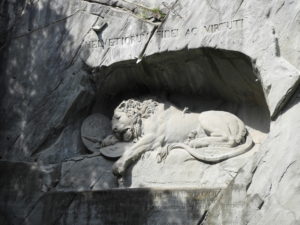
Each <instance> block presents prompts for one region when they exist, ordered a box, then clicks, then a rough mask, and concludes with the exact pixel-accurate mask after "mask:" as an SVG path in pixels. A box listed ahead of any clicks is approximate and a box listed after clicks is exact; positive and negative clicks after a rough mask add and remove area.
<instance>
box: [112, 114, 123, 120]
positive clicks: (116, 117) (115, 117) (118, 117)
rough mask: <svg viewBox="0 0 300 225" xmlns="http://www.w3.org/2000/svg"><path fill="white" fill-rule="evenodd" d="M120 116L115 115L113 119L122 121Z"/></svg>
mask: <svg viewBox="0 0 300 225" xmlns="http://www.w3.org/2000/svg"><path fill="white" fill-rule="evenodd" d="M120 117H121V116H120V115H114V117H113V119H116V120H119V119H120Z"/></svg>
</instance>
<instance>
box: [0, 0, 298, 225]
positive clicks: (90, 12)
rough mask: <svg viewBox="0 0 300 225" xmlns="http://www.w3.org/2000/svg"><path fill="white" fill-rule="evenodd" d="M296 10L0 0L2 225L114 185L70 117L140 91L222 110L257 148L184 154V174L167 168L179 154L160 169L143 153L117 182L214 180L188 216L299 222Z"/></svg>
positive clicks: (277, 2)
mask: <svg viewBox="0 0 300 225" xmlns="http://www.w3.org/2000/svg"><path fill="white" fill-rule="evenodd" d="M299 9H300V3H299V2H298V1H292V0H266V1H261V0H251V1H250V0H234V1H223V0H195V1H181V0H177V1H172V2H171V1H168V2H164V1H160V0H156V1H146V0H136V1H135V0H132V1H121V0H120V1H110V0H107V1H106V0H91V1H86V0H72V1H59V0H56V1H49V0H40V1H10V0H4V1H2V2H1V3H0V16H1V21H0V59H1V60H0V71H1V76H0V109H1V111H0V116H1V121H0V129H1V130H0V143H1V150H0V157H1V161H0V168H1V169H0V173H1V182H0V190H1V191H0V193H1V194H0V198H1V206H0V221H1V224H18V225H19V224H41V222H40V221H41V219H44V218H49V217H47V216H45V217H39V216H38V215H41V214H40V213H39V212H37V213H36V214H32V213H31V212H32V210H35V209H36V208H37V206H39V204H42V205H43V204H45V203H44V202H43V201H44V200H43V199H44V198H47V199H48V200H47V204H48V205H49V206H51V204H54V202H55V206H56V207H57V210H58V211H60V208H67V209H68V210H69V211H68V210H66V215H73V211H74V210H75V209H74V204H79V203H76V201H77V200H74V199H73V197H72V196H73V194H66V195H65V197H64V198H65V199H66V200H64V201H57V198H60V197H57V196H56V195H64V191H68V192H70V191H71V192H72V191H73V192H75V195H81V194H80V193H78V192H79V191H89V193H90V194H91V195H94V194H95V193H94V191H99V190H103V189H111V188H115V187H117V186H118V184H117V179H116V178H115V177H114V176H113V175H112V174H111V166H112V163H113V162H112V161H110V160H108V159H105V158H103V157H102V156H101V155H99V154H96V153H94V154H90V153H89V152H88V150H87V149H86V148H85V147H84V145H83V143H82V141H81V139H80V127H81V124H82V121H83V119H84V118H86V117H87V116H88V115H89V114H91V113H92V112H102V113H103V114H105V115H107V116H111V115H112V110H113V108H114V107H115V106H116V105H117V104H118V103H119V102H120V101H121V100H123V99H125V98H128V97H136V96H140V95H158V96H161V97H163V98H167V99H168V100H170V101H172V102H174V103H175V104H176V105H178V106H179V107H184V106H185V105H189V107H190V108H193V107H194V109H196V110H204V109H205V110H206V109H222V110H226V111H230V112H233V113H235V114H237V115H238V116H239V117H241V118H242V119H243V120H244V121H245V123H246V125H247V127H248V128H249V131H250V132H251V134H252V135H253V136H254V137H255V141H256V143H257V144H259V145H257V150H256V151H255V152H253V154H250V155H249V158H247V157H246V158H243V157H242V159H234V160H233V161H228V162H224V163H223V164H218V165H214V166H208V165H203V164H201V163H198V162H195V161H193V162H188V164H191V168H193V169H194V170H193V171H191V170H189V169H187V168H188V167H185V166H183V168H181V169H180V173H177V174H176V171H178V170H177V169H178V168H177V167H173V168H171V166H172V165H178V167H179V168H180V166H182V161H184V159H185V158H184V157H187V156H185V155H184V154H183V153H182V154H181V156H180V157H179V158H176V157H175V158H173V161H172V158H171V161H170V163H169V165H168V163H166V164H165V165H164V166H163V168H158V167H157V165H155V163H154V164H153V160H151V159H152V158H153V157H154V156H152V155H151V154H150V155H148V156H147V155H146V157H145V158H144V159H143V160H141V161H139V162H138V163H137V164H136V165H135V166H133V168H131V170H130V175H129V177H128V180H127V182H129V183H127V184H128V186H131V187H142V186H149V187H161V186H164V187H167V186H168V185H170V187H183V186H185V187H187V186H189V187H193V188H195V187H199V188H222V189H223V190H222V191H221V192H220V193H219V195H218V197H216V198H214V200H213V201H212V204H210V205H207V207H208V206H209V208H207V209H205V210H208V211H207V212H205V210H203V212H202V213H201V215H200V214H199V215H198V214H197V215H196V216H197V217H199V220H198V222H194V221H196V220H193V222H191V223H190V224H209V225H210V224H263V225H265V224H280V225H281V224H298V223H299V222H300V221H299V220H300V219H299V216H300V214H299V209H298V208H299V205H300V204H299V202H300V199H299V196H300V195H299V187H300V182H299V179H298V177H299V176H298V175H299V172H298V171H299V166H300V165H299V154H298V152H299V151H298V148H299V147H298V146H299V144H300V143H299V140H300V139H299V137H298V136H299V135H297V134H298V133H299V130H300V127H299V124H300V123H299V122H300V121H299V113H300V108H299V96H300V92H299V76H300V72H299V70H300V42H299V36H300V13H299ZM267 134H268V137H267V138H266V135H267ZM147 159H148V161H147ZM174 162H175V164H174ZM197 163H198V164H197ZM144 165H148V166H149V167H154V169H153V170H151V171H149V170H147V168H146V169H145V166H144ZM155 166H156V167H155ZM143 169H144V172H145V173H143V172H141V171H143ZM156 169H157V171H156ZM161 170H164V171H168V172H166V173H165V174H164V176H159V175H161V174H160V173H161V172H160V171H161ZM198 170H199V171H200V172H199V173H197V172H195V171H198ZM147 171H148V172H149V174H148V176H146V177H145V176H144V175H145V174H147ZM174 174H175V175H174ZM199 174H200V175H199ZM143 176H144V177H143ZM184 176H185V177H187V178H188V179H185V180H182V177H184ZM188 176H190V177H188ZM170 177H171V178H174V179H167V178H170ZM211 177H212V178H211ZM176 180H177V181H180V182H177V181H176ZM215 181H219V183H218V182H215ZM176 182H177V183H176ZM188 182H190V185H184V184H186V183H188ZM71 195H72V196H71ZM95 195H97V194H95ZM51 196H54V197H51ZM70 196H71V197H70ZM99 201H100V200H99ZM101 201H102V200H101ZM72 202H73V203H72ZM72 204H73V206H72ZM80 204H81V203H80ZM80 204H79V206H78V207H79V208H80V207H91V208H93V207H97V205H96V204H91V205H89V204H88V205H87V206H84V205H82V206H80ZM101 204H103V203H101ZM49 210H50V211H51V210H56V209H54V208H53V207H50V209H49ZM93 210H94V209H93ZM93 210H92V209H91V211H93ZM50 211H49V212H50ZM88 211H89V210H88ZM51 212H52V211H51ZM93 212H94V211H93ZM59 213H60V212H58V214H55V213H54V214H55V215H56V216H57V215H58V217H59V215H60V214H59ZM30 215H36V216H35V217H32V216H30ZM161 215H162V216H164V215H165V214H164V213H162V214H161ZM26 218H30V220H26ZM73 219H74V218H73ZM57 221H58V220H57ZM57 221H50V222H49V224H57V223H56V222H57ZM72 221H73V220H72V219H71V220H68V219H65V220H61V221H60V222H59V224H72ZM82 223H87V224H88V223H89V222H87V220H84V219H83V221H82ZM90 224H92V222H91V223H90ZM145 224H146V223H145ZM158 224H165V221H162V222H161V223H158Z"/></svg>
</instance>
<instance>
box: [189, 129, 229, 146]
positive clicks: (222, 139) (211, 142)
mask: <svg viewBox="0 0 300 225" xmlns="http://www.w3.org/2000/svg"><path fill="white" fill-rule="evenodd" d="M189 146H190V147H193V148H204V147H209V146H214V147H216V146H218V147H233V146H234V141H233V139H232V138H230V137H228V136H227V135H226V134H224V133H223V132H212V133H210V135H209V136H206V137H200V138H196V139H194V140H191V141H190V143H189Z"/></svg>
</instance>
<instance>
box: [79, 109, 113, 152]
mask: <svg viewBox="0 0 300 225" xmlns="http://www.w3.org/2000/svg"><path fill="white" fill-rule="evenodd" d="M109 134H111V123H110V120H109V119H108V118H107V117H105V116H104V115H102V114H100V113H95V114H92V115H90V116H88V117H87V118H86V119H85V120H84V121H83V123H82V125H81V140H82V142H83V143H84V145H85V146H86V147H87V148H88V149H89V150H90V151H91V152H99V150H100V147H101V143H102V140H103V139H104V138H105V137H106V136H108V135H109Z"/></svg>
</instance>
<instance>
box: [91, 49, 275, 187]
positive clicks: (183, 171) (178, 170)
mask: <svg viewBox="0 0 300 225" xmlns="http://www.w3.org/2000/svg"><path fill="white" fill-rule="evenodd" d="M253 65H254V63H253V61H252V60H251V59H250V58H249V57H248V56H246V55H244V54H242V53H239V52H233V51H227V50H219V49H211V48H202V49H197V50H182V51H177V52H168V53H163V54H155V55H153V56H150V57H147V58H144V59H143V60H142V62H140V63H136V61H124V62H119V63H116V64H114V65H112V66H110V67H105V68H101V69H99V70H98V71H95V73H94V76H95V80H96V86H97V90H98V91H97V94H96V100H95V102H94V106H93V107H92V113H96V112H97V113H102V114H104V115H106V116H108V117H110V118H111V117H112V114H113V110H114V108H115V107H116V106H117V105H118V104H119V103H120V102H121V101H122V100H124V99H128V98H134V97H142V96H156V97H158V98H160V99H163V100H167V101H169V102H171V103H173V104H174V105H175V106H177V107H178V108H179V109H182V110H183V109H184V108H186V107H187V108H188V109H189V110H190V111H192V112H202V111H207V110H222V111H227V112H231V113H233V114H235V115H236V116H238V117H239V118H240V119H241V120H242V121H243V122H244V123H245V124H246V126H247V129H248V131H249V133H250V134H251V136H252V138H253V140H254V142H255V144H256V145H255V147H254V149H252V150H251V151H249V152H248V153H246V154H244V155H241V156H238V157H234V158H232V159H229V160H225V161H224V162H221V163H217V164H214V165H209V164H205V163H202V162H199V161H197V160H189V159H190V158H189V156H188V155H187V154H186V153H185V152H183V151H178V152H177V153H172V154H170V157H169V158H168V160H166V162H165V163H164V164H158V163H157V161H156V160H155V154H154V153H152V152H148V153H146V154H144V155H143V157H142V158H141V159H140V160H139V161H138V162H137V163H135V164H134V165H133V166H132V167H131V168H130V170H129V171H128V172H127V175H126V176H125V185H126V186H128V187H142V186H143V187H145V186H146V187H157V186H158V187H162V186H168V185H170V184H171V185H172V187H177V186H178V187H182V186H188V187H197V188H199V187H203V188H224V187H226V186H227V185H228V183H229V182H230V180H232V177H233V176H234V175H235V174H236V173H237V171H238V169H240V168H241V167H242V166H243V165H244V164H245V163H246V162H247V160H248V161H249V158H251V157H253V156H254V155H255V152H257V151H259V146H260V144H261V143H262V142H263V141H264V139H265V137H266V135H267V133H268V132H269V126H270V116H269V110H268V107H267V104H266V100H265V97H264V91H263V89H262V86H261V83H260V76H259V72H258V71H256V70H255V68H254V66H253ZM149 168H151V169H149Z"/></svg>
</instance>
